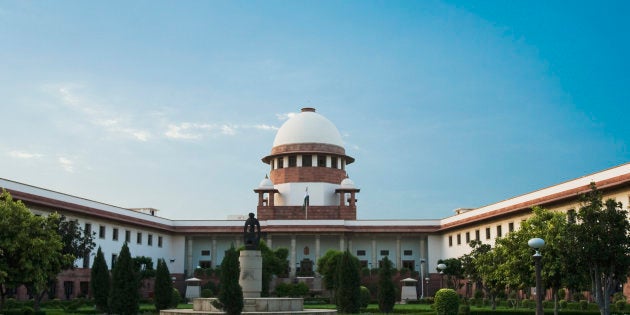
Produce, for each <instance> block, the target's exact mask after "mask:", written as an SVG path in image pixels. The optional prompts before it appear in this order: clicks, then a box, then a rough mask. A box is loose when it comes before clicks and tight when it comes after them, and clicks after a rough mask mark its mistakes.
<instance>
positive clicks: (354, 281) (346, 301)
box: [336, 250, 361, 314]
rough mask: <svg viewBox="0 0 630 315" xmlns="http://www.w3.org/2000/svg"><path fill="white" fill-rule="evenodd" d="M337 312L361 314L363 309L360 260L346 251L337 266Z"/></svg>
mask: <svg viewBox="0 0 630 315" xmlns="http://www.w3.org/2000/svg"><path fill="white" fill-rule="evenodd" d="M337 274H338V281H337V288H336V294H337V295H336V296H337V310H338V311H339V312H342V313H347V314H353V313H359V310H360V308H361V276H360V275H359V260H358V259H357V258H356V257H354V256H353V255H352V254H350V251H348V250H346V251H345V252H344V253H343V254H342V255H341V259H340V260H339V262H338V264H337Z"/></svg>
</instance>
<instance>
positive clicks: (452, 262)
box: [438, 258, 464, 289]
mask: <svg viewBox="0 0 630 315" xmlns="http://www.w3.org/2000/svg"><path fill="white" fill-rule="evenodd" d="M438 264H445V265H446V269H444V270H443V271H442V272H444V276H446V285H447V286H448V287H449V288H453V289H459V288H460V287H461V285H460V283H459V280H460V279H462V278H463V277H464V267H463V266H462V260H461V259H460V258H449V259H444V260H442V259H439V260H438ZM440 271H441V270H438V272H440Z"/></svg>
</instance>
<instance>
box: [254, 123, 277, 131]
mask: <svg viewBox="0 0 630 315" xmlns="http://www.w3.org/2000/svg"><path fill="white" fill-rule="evenodd" d="M252 128H254V129H258V130H271V131H275V130H278V129H279V128H278V127H276V126H270V125H266V124H262V125H254V126H253V127H252Z"/></svg>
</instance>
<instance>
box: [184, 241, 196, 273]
mask: <svg viewBox="0 0 630 315" xmlns="http://www.w3.org/2000/svg"><path fill="white" fill-rule="evenodd" d="M192 246H193V240H192V237H187V238H186V261H187V265H188V268H187V269H188V276H192V275H194V274H195V267H196V266H195V265H194V264H193V252H192Z"/></svg>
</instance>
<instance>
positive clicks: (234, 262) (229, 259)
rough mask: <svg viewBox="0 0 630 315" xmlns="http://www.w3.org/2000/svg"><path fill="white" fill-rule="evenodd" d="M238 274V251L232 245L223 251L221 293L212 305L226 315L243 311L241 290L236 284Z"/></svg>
mask: <svg viewBox="0 0 630 315" xmlns="http://www.w3.org/2000/svg"><path fill="white" fill-rule="evenodd" d="M240 273H241V266H240V264H239V262H238V251H236V249H235V248H234V245H232V247H230V249H228V250H226V251H225V257H224V258H223V261H222V262H221V277H220V281H221V291H220V292H219V300H218V302H217V303H215V304H214V305H215V307H218V308H220V309H222V310H223V311H225V313H226V314H228V315H238V314H241V312H242V311H243V288H241V286H240V284H238V278H239V276H240Z"/></svg>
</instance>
